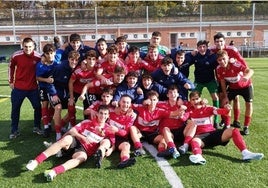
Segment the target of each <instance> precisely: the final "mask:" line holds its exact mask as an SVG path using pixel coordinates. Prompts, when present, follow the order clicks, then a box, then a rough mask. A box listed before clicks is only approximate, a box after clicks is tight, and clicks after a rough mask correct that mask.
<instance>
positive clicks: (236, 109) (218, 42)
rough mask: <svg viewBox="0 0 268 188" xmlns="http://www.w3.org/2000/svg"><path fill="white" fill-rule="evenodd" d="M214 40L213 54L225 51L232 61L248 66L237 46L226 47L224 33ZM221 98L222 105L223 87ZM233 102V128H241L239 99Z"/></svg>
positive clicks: (220, 93)
mask: <svg viewBox="0 0 268 188" xmlns="http://www.w3.org/2000/svg"><path fill="white" fill-rule="evenodd" d="M213 38H214V43H215V45H214V46H212V47H210V48H209V49H210V50H211V51H212V52H213V53H217V52H218V51H219V50H225V51H227V53H228V56H229V58H230V59H231V58H233V59H236V60H237V61H239V62H241V63H242V64H243V65H244V66H246V67H247V66H248V65H247V63H246V61H245V59H244V58H243V57H242V56H241V54H240V53H239V51H238V49H237V48H236V47H235V46H230V45H229V46H228V45H226V42H225V36H224V35H223V34H222V33H217V34H216V35H214V37H213ZM219 97H220V103H222V98H223V96H222V91H221V86H219ZM233 101H234V103H233V113H234V121H233V126H234V127H238V128H240V122H239V117H240V101H239V97H238V96H237V97H236V98H235V99H234V100H233ZM223 105H224V104H223Z"/></svg>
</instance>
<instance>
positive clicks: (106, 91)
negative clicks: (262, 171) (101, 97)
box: [102, 87, 114, 96]
mask: <svg viewBox="0 0 268 188" xmlns="http://www.w3.org/2000/svg"><path fill="white" fill-rule="evenodd" d="M104 93H107V94H109V95H112V96H113V95H114V90H113V89H112V88H111V87H105V88H103V90H102V94H104Z"/></svg>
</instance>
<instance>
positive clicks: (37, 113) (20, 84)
mask: <svg viewBox="0 0 268 188" xmlns="http://www.w3.org/2000/svg"><path fill="white" fill-rule="evenodd" d="M22 48H23V49H22V50H19V51H17V52H15V53H14V54H13V55H12V56H11V59H10V62H9V69H8V82H9V86H10V88H11V89H12V91H11V104H12V106H11V134H10V135H9V138H10V139H14V138H16V137H17V136H19V135H20V132H19V120H20V109H21V105H22V103H23V101H24V99H25V98H28V99H29V100H30V102H31V104H32V107H33V109H34V129H33V132H35V133H37V134H41V133H42V131H41V103H40V98H39V92H38V87H37V81H36V64H37V62H39V61H40V60H41V56H40V54H38V53H37V52H36V51H34V48H35V45H34V41H33V40H32V39H31V38H24V39H23V41H22Z"/></svg>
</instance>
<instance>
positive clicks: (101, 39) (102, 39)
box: [97, 38, 107, 44]
mask: <svg viewBox="0 0 268 188" xmlns="http://www.w3.org/2000/svg"><path fill="white" fill-rule="evenodd" d="M100 42H105V43H106V44H107V41H106V40H105V39H104V38H99V39H98V40H97V44H99V43H100Z"/></svg>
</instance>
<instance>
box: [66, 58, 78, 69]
mask: <svg viewBox="0 0 268 188" xmlns="http://www.w3.org/2000/svg"><path fill="white" fill-rule="evenodd" d="M68 61H69V66H70V67H71V68H72V69H74V68H75V67H76V66H77V64H78V59H76V58H68Z"/></svg>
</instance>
